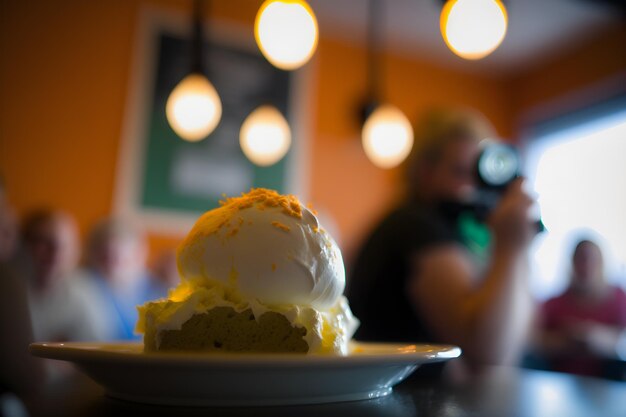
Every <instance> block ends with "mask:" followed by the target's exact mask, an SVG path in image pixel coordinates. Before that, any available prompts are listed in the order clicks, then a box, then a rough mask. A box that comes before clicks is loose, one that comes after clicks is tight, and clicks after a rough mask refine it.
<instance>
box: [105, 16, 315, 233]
mask: <svg viewBox="0 0 626 417" xmlns="http://www.w3.org/2000/svg"><path fill="white" fill-rule="evenodd" d="M191 26H192V24H191V16H190V15H183V14H179V13H176V12H170V11H165V10H161V9H155V8H145V9H143V10H142V12H141V13H140V18H139V22H138V26H137V34H136V41H135V47H134V49H135V52H134V57H133V62H132V70H131V77H130V85H129V95H128V99H127V105H126V113H125V120H124V127H123V132H122V138H121V146H120V155H119V164H118V172H117V179H116V189H115V202H114V204H115V207H114V211H115V213H116V214H117V215H121V216H124V217H126V218H129V219H130V220H133V221H136V222H138V223H139V224H141V225H143V226H144V227H145V228H146V229H147V230H150V231H156V232H167V231H171V232H174V233H180V232H181V231H185V230H186V229H188V228H189V227H190V226H191V224H192V223H193V221H195V219H196V218H197V217H198V215H199V214H200V213H202V212H204V211H206V210H209V209H211V208H214V207H217V206H218V202H219V200H221V199H222V198H223V196H224V195H229V196H231V195H238V194H240V193H241V192H245V191H248V190H249V189H250V188H252V187H266V188H272V189H276V190H278V191H279V192H289V193H296V194H298V195H299V196H300V197H303V194H304V192H305V190H304V187H303V179H304V176H305V174H306V164H305V163H304V162H305V161H306V158H305V157H304V154H305V153H306V135H305V132H306V129H305V126H304V125H305V124H306V117H303V116H305V115H306V113H307V112H305V111H304V110H305V107H306V104H307V103H306V99H307V97H310V96H309V95H308V94H306V93H305V90H306V87H307V85H308V84H310V82H309V78H310V74H309V73H307V70H299V71H297V72H295V73H291V72H286V71H282V70H279V69H277V68H275V67H273V66H272V65H271V64H270V63H269V62H267V61H266V60H265V58H263V56H262V55H261V53H260V52H259V51H258V49H257V47H256V44H255V42H254V36H253V29H252V27H249V28H248V27H245V28H244V27H236V26H234V25H232V24H231V25H224V24H221V23H220V22H217V21H210V22H208V23H207V24H205V27H208V28H209V30H208V31H205V32H208V33H206V34H207V36H206V39H205V40H204V48H203V53H204V56H203V59H204V63H205V69H206V73H207V74H206V75H207V76H208V77H209V79H210V81H211V82H212V83H213V85H214V86H215V88H216V90H217V91H218V94H219V96H220V98H221V101H222V118H221V120H220V123H219V125H218V127H217V128H216V129H215V131H214V132H212V133H211V134H210V135H209V136H208V137H207V138H206V139H203V140H201V141H199V142H187V141H185V140H183V139H181V138H180V137H178V136H177V135H176V133H175V132H174V131H173V130H172V128H171V127H170V126H169V123H168V121H167V119H166V116H165V105H166V101H167V98H168V96H169V94H170V92H171V91H172V90H173V89H174V87H175V86H176V85H177V84H178V82H180V80H182V79H183V78H184V77H185V76H186V75H188V74H189V71H190V62H191ZM308 71H309V72H310V70H308ZM263 104H271V105H273V106H275V107H276V108H278V109H279V110H280V111H281V112H282V113H283V115H284V116H285V117H286V119H287V120H288V122H289V124H290V127H291V132H292V148H291V149H290V151H289V152H288V153H287V155H286V156H285V157H284V158H283V159H282V160H280V161H279V162H277V163H276V164H274V165H272V166H269V167H258V166H256V165H254V164H252V163H251V162H250V161H248V159H247V158H246V157H245V156H244V154H243V152H242V151H241V148H240V146H239V129H240V128H241V125H242V123H243V121H244V120H245V118H246V117H247V116H248V115H249V114H250V113H251V112H252V111H253V110H254V109H256V108H257V107H258V106H260V105H263Z"/></svg>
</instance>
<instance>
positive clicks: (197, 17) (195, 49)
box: [191, 0, 208, 76]
mask: <svg viewBox="0 0 626 417" xmlns="http://www.w3.org/2000/svg"><path fill="white" fill-rule="evenodd" d="M206 1H208V0H193V28H192V36H191V72H193V73H199V74H202V75H205V76H206V75H207V74H206V73H205V68H204V63H203V59H202V53H203V49H205V48H203V45H202V41H203V39H204V36H203V31H202V16H203V12H204V10H205V8H206V7H207V6H206V3H205V4H203V2H206ZM204 52H206V49H205V50H204Z"/></svg>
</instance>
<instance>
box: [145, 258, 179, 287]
mask: <svg viewBox="0 0 626 417" xmlns="http://www.w3.org/2000/svg"><path fill="white" fill-rule="evenodd" d="M152 278H153V280H152V285H151V290H150V292H152V294H153V295H152V296H151V298H152V299H156V298H162V297H165V296H167V293H168V291H169V289H170V288H173V287H175V286H176V285H178V283H179V282H180V275H179V274H178V265H177V263H176V251H175V250H173V249H172V250H165V251H163V252H162V253H161V254H160V255H159V256H158V257H157V259H156V261H155V262H154V265H153V267H152Z"/></svg>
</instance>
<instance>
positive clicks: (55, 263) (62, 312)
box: [18, 210, 107, 341]
mask: <svg viewBox="0 0 626 417" xmlns="http://www.w3.org/2000/svg"><path fill="white" fill-rule="evenodd" d="M78 257H79V246H78V232H77V228H76V224H75V222H74V219H73V218H72V217H71V216H69V215H68V214H66V213H64V212H61V211H56V210H40V211H36V212H33V213H31V214H30V215H28V216H26V219H25V220H24V222H23V226H22V248H21V253H20V256H19V259H18V270H19V271H20V273H21V274H22V275H23V276H25V277H26V278H27V281H28V285H27V287H28V301H29V307H30V316H31V321H32V326H33V332H34V337H35V340H37V341H80V340H85V341H89V340H103V339H104V338H105V336H106V332H107V331H106V325H105V323H104V322H103V320H102V318H101V317H100V316H99V311H98V310H97V309H96V308H95V306H94V305H92V304H91V303H90V301H89V300H90V297H89V296H86V291H87V289H86V288H84V286H83V285H82V283H81V282H80V281H78V280H77V279H76V266H77V263H78Z"/></svg>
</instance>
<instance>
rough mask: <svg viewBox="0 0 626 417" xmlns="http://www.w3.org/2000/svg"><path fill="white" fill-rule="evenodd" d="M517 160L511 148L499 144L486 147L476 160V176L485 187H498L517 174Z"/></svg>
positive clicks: (515, 153)
mask: <svg viewBox="0 0 626 417" xmlns="http://www.w3.org/2000/svg"><path fill="white" fill-rule="evenodd" d="M518 169H519V159H518V157H517V152H516V151H515V149H513V147H511V146H509V145H505V144H500V143H493V144H490V145H489V146H487V147H486V148H485V149H484V150H483V152H482V154H481V155H480V157H479V160H478V175H479V176H480V179H481V180H482V181H483V182H484V183H485V184H487V185H489V186H492V187H500V186H503V185H506V184H507V183H509V182H510V181H511V180H513V179H514V178H515V177H516V176H517V173H518Z"/></svg>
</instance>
